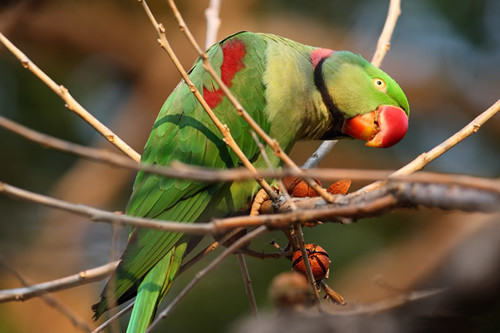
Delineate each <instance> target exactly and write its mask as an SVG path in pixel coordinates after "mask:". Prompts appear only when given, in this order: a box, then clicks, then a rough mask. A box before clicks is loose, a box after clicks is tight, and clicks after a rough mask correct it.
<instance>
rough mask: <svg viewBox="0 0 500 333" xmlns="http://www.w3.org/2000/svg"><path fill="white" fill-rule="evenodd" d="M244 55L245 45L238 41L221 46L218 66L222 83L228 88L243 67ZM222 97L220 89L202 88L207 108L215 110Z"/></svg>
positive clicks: (234, 40)
mask: <svg viewBox="0 0 500 333" xmlns="http://www.w3.org/2000/svg"><path fill="white" fill-rule="evenodd" d="M245 54H246V47H245V44H244V43H243V42H242V41H241V40H239V39H236V38H235V39H232V40H230V41H228V42H227V43H225V44H224V45H223V46H222V55H223V60H222V65H221V66H220V71H221V79H222V82H224V84H225V85H226V86H228V87H231V85H232V80H233V78H234V76H235V75H236V73H238V72H239V71H240V70H241V69H243V68H244V67H245V65H244V64H243V57H244V56H245ZM223 96H224V92H223V91H222V89H221V88H219V89H217V90H208V89H207V88H206V87H203V98H204V99H205V101H206V102H207V104H208V106H210V107H211V108H212V109H213V108H215V107H216V106H217V105H218V104H219V103H220V102H221V101H222V97H223Z"/></svg>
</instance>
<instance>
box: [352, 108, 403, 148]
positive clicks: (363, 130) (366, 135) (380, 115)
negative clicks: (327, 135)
mask: <svg viewBox="0 0 500 333" xmlns="http://www.w3.org/2000/svg"><path fill="white" fill-rule="evenodd" d="M407 130H408V116H407V115H406V113H405V112H404V111H403V109H401V108H399V107H396V106H393V105H381V106H379V107H378V108H377V110H375V111H372V112H368V113H365V114H360V115H358V116H355V117H352V118H350V119H347V120H346V121H345V122H344V126H343V127H342V133H344V134H346V135H349V136H350V137H353V138H356V139H360V140H363V141H366V145H367V146H370V147H378V148H386V147H390V146H392V145H394V144H396V143H398V142H399V141H400V140H401V139H402V138H403V137H404V136H405V134H406V131H407Z"/></svg>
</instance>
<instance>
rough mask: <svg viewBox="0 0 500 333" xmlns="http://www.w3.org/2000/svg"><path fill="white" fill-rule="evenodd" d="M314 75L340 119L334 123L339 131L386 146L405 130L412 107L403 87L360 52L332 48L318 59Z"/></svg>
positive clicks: (404, 132) (394, 141) (397, 138)
mask: <svg viewBox="0 0 500 333" xmlns="http://www.w3.org/2000/svg"><path fill="white" fill-rule="evenodd" d="M314 76H315V77H314V78H315V82H316V85H317V86H318V88H319V90H320V92H321V95H322V97H323V101H324V102H325V104H326V105H327V107H328V108H329V109H330V111H331V112H332V110H333V112H332V113H334V114H333V118H334V119H336V121H337V122H338V123H337V124H334V127H336V133H337V134H336V135H344V136H350V137H353V138H356V139H361V140H363V141H366V145H367V146H370V147H382V148H385V147H390V146H392V145H394V144H396V143H397V142H399V141H400V140H401V139H402V138H403V137H404V135H405V134H406V131H407V129H408V116H409V113H410V107H409V105H408V100H407V99H406V96H405V94H404V92H403V90H402V89H401V88H400V87H399V85H398V84H397V83H396V81H394V80H393V79H392V78H391V77H390V76H389V75H387V74H386V73H385V72H384V71H382V70H381V69H379V68H377V67H375V66H373V65H372V64H371V63H369V62H368V61H366V60H365V59H363V57H361V56H360V55H356V54H353V53H351V52H348V51H337V52H333V51H332V52H331V53H330V54H329V55H328V56H326V57H324V58H323V59H322V60H321V61H319V62H318V64H317V66H316V68H315V73H314ZM335 113H336V114H335ZM338 119H341V120H340V121H339V120H338ZM339 131H340V133H339ZM331 133H332V132H331ZM333 133H334V132H333Z"/></svg>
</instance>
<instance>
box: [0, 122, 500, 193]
mask: <svg viewBox="0 0 500 333" xmlns="http://www.w3.org/2000/svg"><path fill="white" fill-rule="evenodd" d="M0 127H3V128H5V129H7V130H9V131H11V132H13V133H15V134H18V135H20V136H22V137H24V138H26V139H28V140H31V141H33V142H36V143H38V144H40V145H42V146H43V147H46V148H52V149H56V150H59V151H62V152H66V153H70V154H73V155H76V156H80V157H84V158H88V159H91V160H94V161H98V162H103V163H106V164H109V165H112V166H117V167H122V168H127V169H131V170H136V171H144V172H148V173H154V174H158V175H161V176H165V177H169V178H178V179H191V180H199V181H205V182H233V181H242V180H249V179H255V177H256V175H255V174H254V173H253V172H251V171H249V170H248V169H245V168H235V169H228V170H221V169H207V168H201V167H197V166H192V165H186V164H182V163H176V162H174V163H172V164H171V165H170V167H162V166H158V165H148V164H139V163H137V162H135V161H132V160H131V159H129V158H127V157H124V156H122V155H119V154H116V153H113V152H110V151H107V150H102V149H96V148H89V147H85V146H81V145H78V144H74V143H71V142H68V141H64V140H61V139H58V138H55V137H53V136H50V135H47V134H43V133H40V132H37V131H34V130H32V129H29V128H27V127H24V126H21V125H19V124H17V123H15V122H13V121H11V120H8V119H6V118H4V117H2V116H0ZM303 173H304V174H305V175H306V176H308V177H311V178H315V179H320V180H338V179H351V180H359V181H366V180H378V179H386V178H388V177H389V175H390V174H391V173H393V171H391V170H359V169H333V168H321V169H308V170H303ZM301 174H302V173H299V172H296V171H294V170H291V169H282V170H271V169H267V170H266V169H260V170H258V175H257V176H260V177H263V178H276V179H282V178H284V177H288V176H296V177H298V176H299V175H301ZM397 179H399V180H403V181H419V182H425V181H427V182H436V183H448V184H461V185H465V186H471V187H474V186H475V187H477V188H482V189H493V190H495V187H494V186H493V188H492V183H491V181H490V180H489V179H484V178H477V177H471V176H465V175H455V174H437V173H431V172H419V173H417V174H413V175H411V176H410V175H408V176H404V175H400V176H397ZM493 184H494V183H493Z"/></svg>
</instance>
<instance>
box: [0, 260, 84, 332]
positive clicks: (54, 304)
mask: <svg viewBox="0 0 500 333" xmlns="http://www.w3.org/2000/svg"><path fill="white" fill-rule="evenodd" d="M0 265H2V266H4V267H5V268H6V269H7V270H8V271H10V272H11V273H12V274H13V275H14V276H15V277H16V278H17V280H19V282H20V283H21V284H22V285H23V286H24V287H28V286H29V285H30V284H31V282H30V281H29V280H28V279H27V278H26V277H25V276H23V275H22V274H21V273H19V272H18V271H17V270H15V269H14V268H13V267H11V266H10V265H8V264H7V263H6V262H5V260H4V259H3V258H2V257H0ZM40 298H41V299H42V300H43V301H44V302H45V304H47V305H48V306H50V307H51V308H54V309H55V310H56V311H58V312H60V313H61V314H62V315H63V316H65V317H66V318H68V319H69V321H71V323H72V324H73V326H75V327H76V328H78V329H80V330H82V331H84V332H90V327H89V325H87V323H86V322H84V321H83V320H82V319H80V318H78V316H77V315H76V314H75V313H73V311H71V309H69V308H68V307H67V306H66V305H64V304H63V303H61V302H60V301H59V300H58V299H57V298H55V297H54V296H52V295H40Z"/></svg>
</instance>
